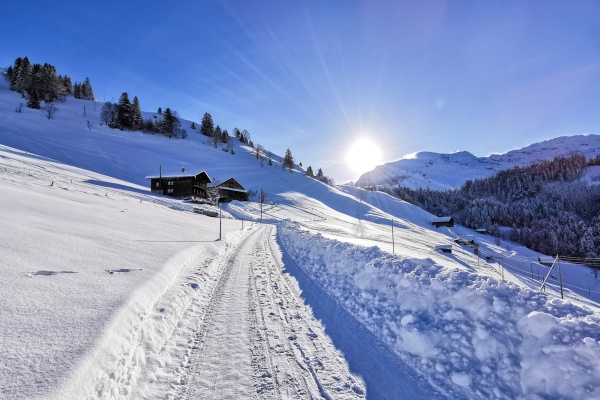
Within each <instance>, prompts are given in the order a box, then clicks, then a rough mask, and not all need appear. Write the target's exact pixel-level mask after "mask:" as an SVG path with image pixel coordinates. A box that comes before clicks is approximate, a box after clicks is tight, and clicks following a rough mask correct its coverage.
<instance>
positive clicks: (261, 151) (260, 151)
mask: <svg viewBox="0 0 600 400" xmlns="http://www.w3.org/2000/svg"><path fill="white" fill-rule="evenodd" d="M254 157H256V159H257V160H258V162H260V165H263V161H264V158H265V148H264V147H263V146H262V145H260V144H258V143H257V144H256V146H254Z"/></svg>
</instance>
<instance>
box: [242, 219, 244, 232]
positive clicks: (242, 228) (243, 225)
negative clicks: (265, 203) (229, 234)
mask: <svg viewBox="0 0 600 400" xmlns="http://www.w3.org/2000/svg"><path fill="white" fill-rule="evenodd" d="M242 230H244V218H242Z"/></svg>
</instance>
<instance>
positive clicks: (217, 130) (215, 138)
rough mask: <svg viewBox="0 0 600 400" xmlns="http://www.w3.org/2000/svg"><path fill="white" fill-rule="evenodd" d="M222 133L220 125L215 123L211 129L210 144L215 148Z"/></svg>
mask: <svg viewBox="0 0 600 400" xmlns="http://www.w3.org/2000/svg"><path fill="white" fill-rule="evenodd" d="M222 134H223V132H221V127H220V126H219V125H217V127H216V128H215V130H214V131H213V135H212V145H213V147H214V148H215V149H216V148H217V146H218V145H219V142H220V141H221V135H222Z"/></svg>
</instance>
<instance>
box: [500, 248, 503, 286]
mask: <svg viewBox="0 0 600 400" xmlns="http://www.w3.org/2000/svg"><path fill="white" fill-rule="evenodd" d="M500 271H502V279H504V252H502V261H501V264H500Z"/></svg>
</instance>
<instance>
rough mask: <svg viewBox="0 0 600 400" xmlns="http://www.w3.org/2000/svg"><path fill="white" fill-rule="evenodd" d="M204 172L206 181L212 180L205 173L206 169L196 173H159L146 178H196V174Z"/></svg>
mask: <svg viewBox="0 0 600 400" xmlns="http://www.w3.org/2000/svg"><path fill="white" fill-rule="evenodd" d="M201 174H204V175H206V178H207V179H208V182H212V179H210V176H208V174H207V173H206V171H201V172H198V173H196V174H186V173H178V174H177V173H175V174H162V176H161V175H148V176H147V177H146V179H159V178H161V177H162V178H166V179H169V178H196V177H197V176H198V175H201Z"/></svg>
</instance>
